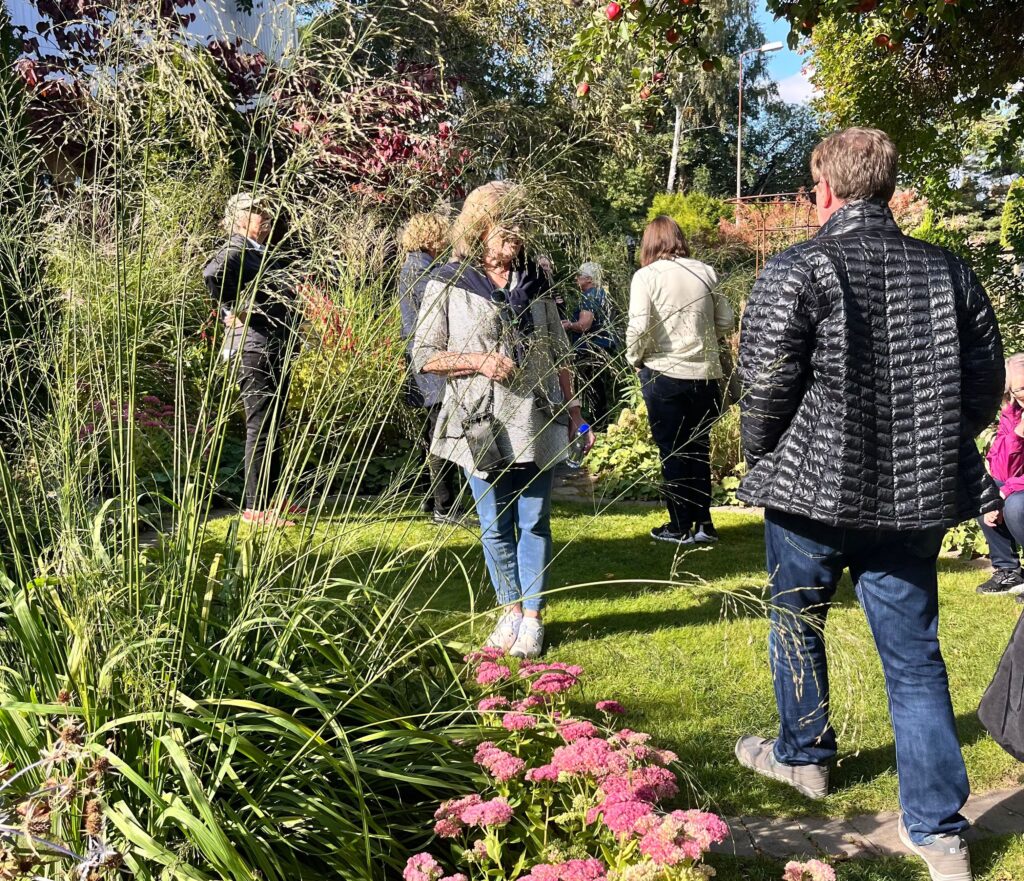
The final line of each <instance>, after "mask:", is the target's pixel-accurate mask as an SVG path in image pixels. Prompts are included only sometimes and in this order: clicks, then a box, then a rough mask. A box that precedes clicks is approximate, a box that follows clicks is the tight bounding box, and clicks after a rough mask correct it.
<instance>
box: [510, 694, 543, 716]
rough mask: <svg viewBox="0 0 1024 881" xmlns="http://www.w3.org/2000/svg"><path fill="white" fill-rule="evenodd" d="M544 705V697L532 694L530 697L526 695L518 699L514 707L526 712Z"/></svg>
mask: <svg viewBox="0 0 1024 881" xmlns="http://www.w3.org/2000/svg"><path fill="white" fill-rule="evenodd" d="M543 706H544V698H542V697H538V696H537V695H535V694H531V695H530V696H529V697H524V698H523V699H522V700H521V701H516V702H515V703H514V704H512V709H513V710H518V711H519V712H520V713H525V712H527V711H528V710H536V709H537V708H538V707H543Z"/></svg>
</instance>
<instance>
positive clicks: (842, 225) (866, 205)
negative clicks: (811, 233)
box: [815, 199, 899, 238]
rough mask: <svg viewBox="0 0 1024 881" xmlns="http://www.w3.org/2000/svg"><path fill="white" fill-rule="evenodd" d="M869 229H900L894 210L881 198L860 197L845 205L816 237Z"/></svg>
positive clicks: (826, 222)
mask: <svg viewBox="0 0 1024 881" xmlns="http://www.w3.org/2000/svg"><path fill="white" fill-rule="evenodd" d="M868 229H893V230H897V231H898V230H899V226H897V224H896V220H895V218H894V217H893V216H892V211H890V210H889V206H888V205H887V204H886V203H885V202H883V201H882V200H881V199H858V200H857V201H856V202H850V203H849V204H848V205H844V206H843V207H842V208H840V209H839V210H838V211H837V212H836V213H835V214H833V215H832V216H831V217H830V218H829V219H828V220H827V221H825V224H824V226H822V227H821V229H819V230H818V232H817V233H816V236H815V237H816V238H818V237H822V236H840V235H843V234H844V233H850V232H858V231H860V230H868Z"/></svg>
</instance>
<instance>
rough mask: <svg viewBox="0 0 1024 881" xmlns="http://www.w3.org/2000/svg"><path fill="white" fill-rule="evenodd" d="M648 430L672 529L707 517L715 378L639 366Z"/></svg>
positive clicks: (717, 400)
mask: <svg viewBox="0 0 1024 881" xmlns="http://www.w3.org/2000/svg"><path fill="white" fill-rule="evenodd" d="M640 381H641V383H642V384H643V395H644V401H645V403H646V404H647V418H648V419H649V420H650V423H651V435H652V436H653V437H654V442H655V443H656V444H657V445H658V451H659V452H660V453H661V476H662V481H663V484H662V491H663V493H664V496H665V503H666V505H667V506H668V516H669V522H670V524H671V527H672V529H673V531H675V532H686V531H687V530H688V529H690V527H691V526H693V525H694V524H701V523H710V522H711V426H712V425H713V424H714V422H715V419H717V418H718V415H719V413H720V398H719V395H720V394H721V392H720V389H719V385H718V382H717V381H712V380H706V379H675V378H673V377H671V376H665V375H664V374H662V373H656V372H654V371H653V370H648V369H646V368H645V369H643V370H642V371H640Z"/></svg>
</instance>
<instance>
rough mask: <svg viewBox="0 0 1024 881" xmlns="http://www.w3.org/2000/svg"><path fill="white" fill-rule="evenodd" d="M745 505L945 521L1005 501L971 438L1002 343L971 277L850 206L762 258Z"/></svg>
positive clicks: (996, 399) (871, 518)
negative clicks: (798, 240) (808, 236)
mask: <svg viewBox="0 0 1024 881" xmlns="http://www.w3.org/2000/svg"><path fill="white" fill-rule="evenodd" d="M740 372H741V374H742V376H743V380H744V386H745V394H744V398H743V401H742V404H741V407H742V414H743V415H742V434H743V449H744V452H745V454H746V458H747V466H748V469H749V471H748V474H747V476H746V478H745V479H744V480H743V483H742V485H741V487H740V491H739V493H738V495H739V497H740V498H741V499H742V500H743V501H744V502H747V503H748V504H752V505H761V506H764V507H768V508H776V509H779V510H782V511H788V512H790V513H793V514H799V515H802V516H804V517H809V518H811V519H813V520H818V521H821V522H824V523H829V524H831V525H834V526H846V527H852V528H875V529H917V528H924V527H929V526H940V525H942V526H951V525H953V524H955V523H959V522H961V521H963V520H965V519H967V518H969V517H972V516H975V515H977V514H978V513H979V512H980V511H984V510H990V509H993V508H998V507H999V504H1000V502H999V494H998V492H997V491H996V489H995V486H994V484H993V483H992V481H991V479H990V478H989V477H988V475H987V473H986V471H985V468H984V465H983V463H982V459H981V455H980V454H979V452H978V450H977V447H976V445H975V438H976V437H977V435H978V434H979V433H980V432H981V430H982V429H983V428H985V426H987V425H988V424H989V423H990V422H991V420H992V419H993V417H994V416H995V414H996V411H997V410H998V408H999V403H1000V399H1001V396H1002V394H1003V383H1004V369H1003V348H1002V341H1001V339H1000V336H999V327H998V325H997V324H996V318H995V315H994V314H993V312H992V306H991V304H990V303H989V301H988V297H987V296H986V295H985V291H984V290H983V289H982V287H981V284H980V283H979V281H978V279H977V277H976V276H975V275H974V273H973V272H972V271H971V269H970V267H968V266H967V265H966V264H965V263H964V262H963V261H962V260H960V259H959V258H958V257H956V256H954V255H953V254H951V253H950V252H948V251H946V250H944V249H943V248H939V247H936V246H934V245H930V244H927V243H926V242H921V241H918V240H917V239H913V238H910V237H909V236H905V235H903V233H902V232H900V230H899V227H897V225H896V222H895V220H893V216H892V213H891V212H890V211H889V208H888V207H887V206H886V205H885V204H883V203H881V202H875V201H857V202H853V203H851V204H849V205H847V206H845V207H843V208H842V209H840V210H839V211H838V212H837V213H836V214H834V215H833V216H832V217H831V218H830V219H829V221H828V222H827V223H826V224H825V225H824V226H823V227H822V228H821V230H820V231H819V232H818V234H817V235H816V236H815V237H814V238H813V239H810V240H809V241H807V242H802V243H800V244H799V245H796V246H794V247H792V248H790V249H789V250H787V251H786V252H785V253H783V254H780V255H779V256H778V257H775V258H774V259H773V260H771V261H769V263H768V265H767V266H766V267H765V269H764V272H763V273H762V274H761V276H760V278H758V280H757V282H756V284H755V285H754V289H753V292H752V293H751V296H750V300H749V302H748V303H747V308H746V312H745V314H744V316H743V327H742V332H741V337H740Z"/></svg>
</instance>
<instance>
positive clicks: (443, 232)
mask: <svg viewBox="0 0 1024 881" xmlns="http://www.w3.org/2000/svg"><path fill="white" fill-rule="evenodd" d="M450 227H451V224H450V223H449V222H448V219H447V218H446V217H444V216H442V215H441V214H438V213H437V212H434V211H432V212H430V213H424V214H414V215H413V216H412V217H410V218H409V222H408V223H407V224H406V225H405V228H404V229H403V230H402V235H401V238H400V240H399V244H400V245H401V246H402V250H403V251H405V252H406V253H407V254H411V253H413V252H414V251H426V252H428V253H430V254H442V253H444V252H445V251H446V250H447V249H448V230H449V228H450Z"/></svg>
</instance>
